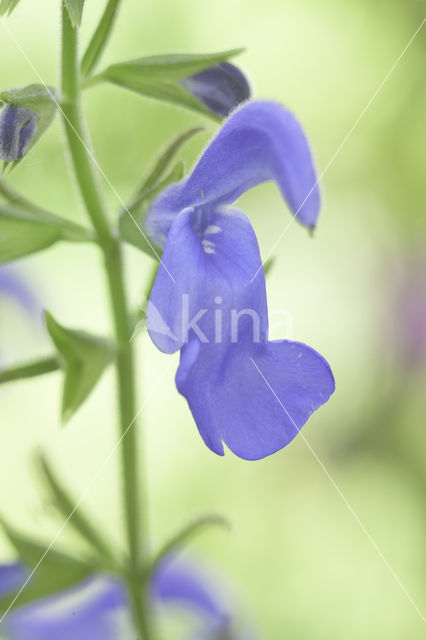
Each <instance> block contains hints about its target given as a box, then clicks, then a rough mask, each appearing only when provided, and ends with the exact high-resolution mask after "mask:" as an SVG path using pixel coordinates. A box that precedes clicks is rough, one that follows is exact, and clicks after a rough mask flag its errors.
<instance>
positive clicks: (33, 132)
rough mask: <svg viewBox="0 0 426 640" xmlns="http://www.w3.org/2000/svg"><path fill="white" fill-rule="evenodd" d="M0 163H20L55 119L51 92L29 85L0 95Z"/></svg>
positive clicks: (54, 100) (54, 93)
mask: <svg viewBox="0 0 426 640" xmlns="http://www.w3.org/2000/svg"><path fill="white" fill-rule="evenodd" d="M1 103H3V106H2V109H1V111H0V160H3V162H5V163H16V162H19V160H21V159H22V158H23V157H24V156H25V155H26V154H27V153H28V151H29V150H30V149H31V148H32V147H33V146H34V144H35V143H36V142H37V140H38V139H39V138H40V137H41V136H42V135H43V133H44V132H45V130H46V129H47V128H48V126H49V125H50V124H51V122H52V121H53V119H54V117H55V113H56V109H57V96H56V92H55V90H54V89H49V88H46V87H44V86H42V85H37V84H32V85H29V86H28V87H23V88H22V89H13V90H12V91H2V92H1V93H0V104H1Z"/></svg>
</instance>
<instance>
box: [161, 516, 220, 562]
mask: <svg viewBox="0 0 426 640" xmlns="http://www.w3.org/2000/svg"><path fill="white" fill-rule="evenodd" d="M210 527H222V528H224V529H228V530H229V529H230V528H231V525H230V522H229V520H228V519H227V518H225V517H224V516H222V515H220V514H207V515H205V516H201V518H197V520H194V521H193V522H190V523H189V524H188V525H186V526H185V527H184V528H183V529H181V531H179V532H178V533H177V534H175V535H174V536H173V537H172V538H171V539H170V540H169V541H168V542H166V544H165V545H164V546H163V547H162V548H161V549H160V551H159V552H158V553H157V554H156V556H155V558H154V560H153V562H152V565H151V571H153V570H154V569H155V567H156V566H157V565H158V564H159V563H160V562H161V561H162V560H163V559H164V558H165V557H166V556H168V555H170V554H171V553H173V551H176V550H178V549H181V548H182V547H183V546H184V545H185V544H187V543H188V542H189V541H190V540H192V538H193V537H194V536H196V535H198V534H199V533H201V532H202V531H204V530H205V529H209V528H210Z"/></svg>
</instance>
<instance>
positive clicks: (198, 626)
mask: <svg viewBox="0 0 426 640" xmlns="http://www.w3.org/2000/svg"><path fill="white" fill-rule="evenodd" d="M26 573H27V572H26V571H25V570H23V568H22V567H21V565H19V564H13V565H6V566H1V567H0V596H4V595H5V594H7V593H9V592H13V590H16V589H17V588H19V587H21V585H22V584H23V582H24V580H25V576H26ZM151 600H152V606H153V609H157V608H158V607H161V608H162V607H164V608H165V609H166V610H168V611H169V612H170V611H171V610H172V609H176V610H184V611H187V612H189V613H192V614H194V621H193V622H194V625H193V626H194V628H193V630H192V631H191V635H190V636H186V637H187V638H191V640H217V638H223V639H224V640H225V639H226V640H243V639H244V640H248V638H249V637H252V636H249V635H248V634H247V632H244V633H243V635H241V634H240V633H238V632H234V631H233V628H232V627H233V621H232V617H231V613H230V611H229V609H228V607H229V604H227V603H225V602H224V598H223V597H221V596H220V594H219V592H218V591H217V590H216V589H215V588H214V585H213V583H212V582H211V577H210V576H207V574H204V573H203V572H202V571H201V570H200V569H199V568H197V567H196V566H195V565H194V564H192V563H188V561H182V560H180V559H179V558H176V557H175V556H172V557H168V558H166V559H165V560H163V561H162V563H160V565H159V566H158V568H157V569H156V571H155V572H154V575H153V577H152V580H151ZM153 613H154V611H153ZM0 633H1V635H2V637H4V638H5V640H117V638H120V640H134V631H133V630H132V625H131V620H130V615H129V608H128V601H127V597H126V592H125V588H124V586H123V584H122V583H121V582H120V581H119V580H117V579H114V578H111V577H103V576H95V577H93V578H91V579H89V580H87V581H86V582H85V583H84V584H82V585H80V586H78V587H76V588H74V589H70V590H69V591H66V592H62V593H60V594H57V595H55V596H51V597H49V598H46V599H44V600H40V601H38V602H36V603H34V604H31V605H26V606H24V607H21V608H19V609H15V610H13V611H12V612H10V613H9V614H8V615H7V617H6V619H5V621H4V623H3V625H2V626H1V628H0Z"/></svg>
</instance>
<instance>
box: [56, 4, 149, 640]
mask: <svg viewBox="0 0 426 640" xmlns="http://www.w3.org/2000/svg"><path fill="white" fill-rule="evenodd" d="M62 30H63V33H62V96H63V102H62V110H63V116H64V118H63V119H64V125H65V133H66V137H67V141H68V147H69V151H70V155H71V161H72V165H73V169H74V172H75V175H76V178H77V183H78V186H79V189H80V193H81V196H82V198H83V201H84V204H85V207H86V209H87V213H88V215H89V217H90V219H91V222H92V224H93V227H94V229H95V232H96V234H97V237H98V242H99V245H100V247H101V249H102V252H103V256H104V263H105V269H106V273H107V280H108V287H109V293H110V300H111V306H112V314H113V319H114V331H115V338H116V342H117V351H118V354H117V363H116V364H117V385H118V397H119V412H120V438H121V456H122V468H123V476H124V484H123V490H124V495H123V500H124V507H125V518H126V531H127V538H128V548H129V555H130V565H131V566H130V572H129V577H128V580H127V582H128V584H127V586H128V591H129V594H130V599H131V602H132V605H133V612H134V618H135V623H136V625H137V629H138V632H139V634H140V635H141V638H144V639H145V640H149V638H150V637H151V634H150V630H149V622H148V610H147V606H146V601H147V595H146V592H145V590H143V589H142V582H140V581H139V580H138V579H137V578H136V577H135V576H139V575H140V565H141V563H142V564H144V562H145V560H144V558H141V557H140V549H141V544H142V542H143V535H142V531H141V521H140V514H141V509H140V500H141V496H140V495H139V478H138V466H137V450H138V447H137V428H136V425H135V424H134V423H135V421H136V404H135V379H134V363H133V351H132V344H131V342H130V335H131V326H130V320H129V313H128V306H127V299H126V292H125V286H124V268H123V260H122V254H121V246H120V242H119V240H118V238H117V237H116V235H115V233H114V232H113V231H112V228H111V225H110V223H109V221H108V218H107V215H106V213H105V208H104V203H103V199H102V196H101V192H100V187H99V184H98V180H97V174H96V170H95V168H94V165H93V161H92V159H93V155H92V151H91V149H90V146H89V145H90V143H89V141H88V136H87V133H86V126H85V121H84V117H83V113H82V110H81V105H80V74H79V70H78V58H77V30H76V29H73V28H72V26H71V23H70V20H69V17H68V13H67V11H66V9H65V6H64V5H63V6H62Z"/></svg>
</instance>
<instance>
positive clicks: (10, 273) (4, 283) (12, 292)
mask: <svg viewBox="0 0 426 640" xmlns="http://www.w3.org/2000/svg"><path fill="white" fill-rule="evenodd" d="M4 294H6V295H8V296H11V297H14V298H16V300H18V302H19V303H20V304H21V305H22V306H23V307H24V309H25V310H26V311H27V312H28V313H29V314H30V315H36V314H37V313H39V312H40V306H39V304H38V302H37V300H36V298H35V296H34V294H33V292H32V291H31V289H30V288H29V287H28V286H27V284H26V282H25V281H24V280H23V279H22V278H21V277H20V275H19V272H18V271H17V270H16V269H14V268H11V267H8V266H3V267H1V268H0V296H2V295H4Z"/></svg>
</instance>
